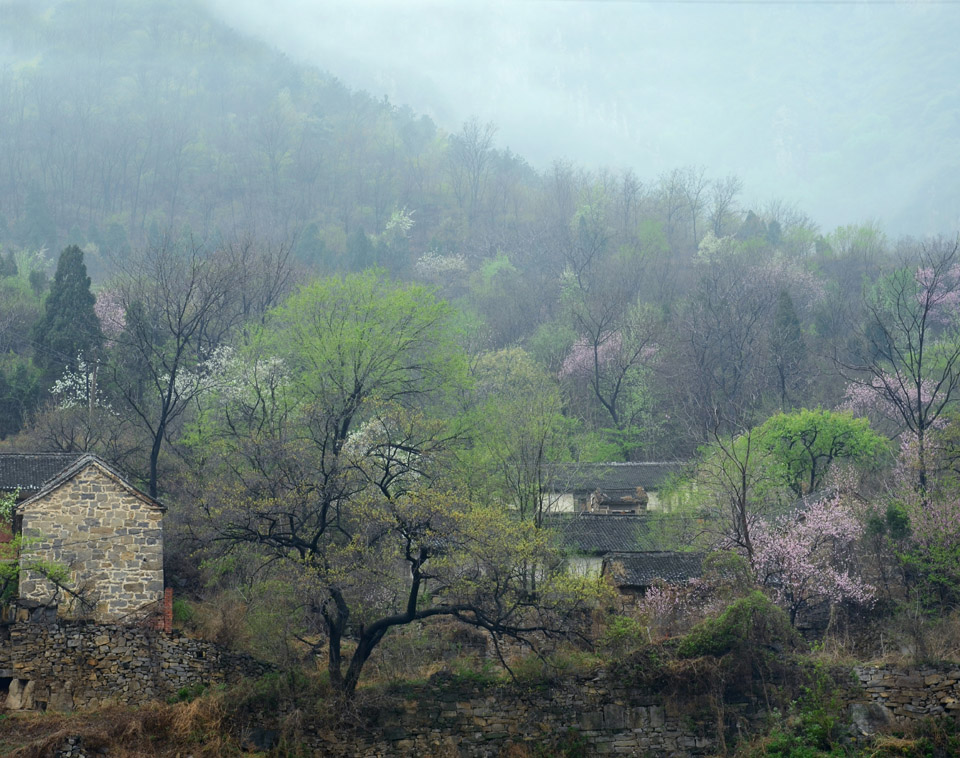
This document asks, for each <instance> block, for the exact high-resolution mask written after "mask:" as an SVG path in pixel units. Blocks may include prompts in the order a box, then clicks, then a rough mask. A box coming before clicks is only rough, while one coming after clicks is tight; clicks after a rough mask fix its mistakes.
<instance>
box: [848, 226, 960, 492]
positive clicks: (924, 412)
mask: <svg viewBox="0 0 960 758" xmlns="http://www.w3.org/2000/svg"><path fill="white" fill-rule="evenodd" d="M958 301H960V249H958V242H957V241H956V240H954V241H949V242H948V241H945V240H942V239H941V240H935V241H933V242H930V243H925V244H923V245H922V246H921V247H920V250H919V251H918V253H917V256H916V260H915V261H914V262H913V263H912V265H909V266H904V267H902V268H900V269H899V270H897V271H895V272H893V273H892V274H889V275H888V276H886V277H884V278H882V279H881V280H880V281H879V282H878V283H877V285H876V286H875V287H873V288H872V289H871V290H870V291H869V292H868V293H867V295H866V296H865V298H864V310H865V313H866V318H865V321H864V325H863V328H862V329H861V330H860V334H859V337H860V342H861V345H862V348H861V349H860V350H859V351H858V354H856V355H854V356H853V357H851V358H849V359H846V360H841V361H840V367H841V370H843V372H844V373H845V374H846V376H847V379H848V380H849V382H850V386H849V388H848V390H847V401H846V403H847V407H850V408H853V409H856V407H857V406H859V407H860V408H861V409H869V408H871V407H872V408H873V409H874V410H875V411H877V412H878V413H880V414H883V415H886V416H887V417H888V418H890V419H892V420H893V421H894V422H896V424H897V427H898V429H899V432H900V433H901V434H907V435H909V436H910V437H911V438H912V440H914V441H915V444H916V459H917V465H916V476H915V479H914V487H915V488H916V489H917V490H918V491H919V492H921V493H922V492H926V490H927V488H928V484H929V483H928V464H929V460H928V458H929V437H930V434H931V431H932V430H935V429H937V427H938V425H941V424H942V423H943V421H942V419H943V416H944V414H945V413H946V412H947V411H948V410H949V408H950V407H951V404H952V402H953V401H954V400H955V399H956V397H957V394H958V390H960V329H958V326H960V321H958V316H960V313H958V311H957V309H956V308H957V303H958Z"/></svg>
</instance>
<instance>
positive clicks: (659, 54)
mask: <svg viewBox="0 0 960 758" xmlns="http://www.w3.org/2000/svg"><path fill="white" fill-rule="evenodd" d="M208 4H209V5H210V7H211V8H212V9H213V10H215V11H216V12H217V13H218V14H219V15H220V17H221V18H222V19H223V20H225V21H226V22H228V23H229V24H230V25H232V26H233V27H234V28H236V29H238V30H240V31H242V32H244V33H247V34H250V35H254V36H257V37H260V38H262V39H265V40H267V41H268V42H270V43H271V44H273V45H275V46H277V47H279V48H280V49H282V50H283V51H285V52H286V53H288V54H289V55H290V56H291V57H293V58H295V59H298V60H301V61H306V62H310V63H313V64H316V65H318V66H320V67H322V68H324V69H326V70H328V71H329V72H331V73H332V74H333V75H335V76H337V77H339V78H340V79H341V80H343V81H344V82H345V83H346V84H348V85H350V86H354V87H358V88H362V89H366V90H369V91H370V92H371V93H373V94H374V95H375V96H377V97H380V96H386V97H388V98H389V99H390V100H391V101H392V102H394V103H397V104H405V105H409V106H411V107H412V108H414V109H415V110H417V111H420V112H423V113H426V114H428V115H430V116H431V117H433V118H434V119H435V120H436V121H437V123H438V124H439V125H440V126H441V127H443V128H444V129H446V130H448V131H455V130H456V129H457V128H458V126H459V124H460V123H462V122H463V121H464V120H465V119H467V118H469V117H470V116H473V115H476V116H478V117H479V118H480V119H481V120H484V121H492V122H494V123H495V124H496V125H497V127H498V135H497V142H498V144H499V145H500V146H506V147H510V148H511V149H512V150H514V151H515V152H517V153H519V154H521V155H522V156H524V157H525V158H526V159H527V160H528V161H530V162H531V163H532V164H533V165H534V166H535V167H537V168H544V167H546V166H548V165H549V164H550V163H551V162H552V161H553V160H556V159H567V160H570V161H573V162H575V163H578V164H581V165H586V166H591V167H595V166H601V165H607V166H616V167H631V168H633V169H634V170H636V171H637V173H638V174H639V175H640V176H642V177H643V178H645V179H646V180H648V181H650V180H655V178H656V177H657V175H658V174H660V173H661V172H664V171H668V170H670V169H672V168H675V167H678V166H696V167H703V168H704V169H706V171H707V173H708V174H709V175H711V176H723V175H726V174H731V173H732V174H737V175H739V176H740V177H742V178H743V179H744V182H745V186H746V188H747V192H748V193H749V195H750V197H751V198H753V199H755V200H756V202H758V203H759V202H760V201H761V200H767V199H770V198H772V197H775V198H781V199H783V200H785V201H787V202H789V203H796V204H797V205H798V206H799V207H800V208H802V209H803V210H804V211H806V212H807V213H809V214H810V215H811V216H812V217H813V218H814V219H815V220H816V221H817V222H818V223H819V224H820V225H821V227H822V228H824V229H829V228H832V227H834V226H836V225H839V224H847V223H853V222H859V221H865V220H869V219H880V220H881V224H882V225H883V226H884V228H885V229H886V230H887V231H888V232H890V233H894V234H900V233H915V234H916V233H930V232H938V231H943V232H949V231H951V230H955V229H956V228H957V226H958V208H960V171H958V169H960V85H958V79H957V76H956V75H957V73H958V72H960V52H958V49H957V46H956V43H955V41H956V33H957V32H958V31H960V7H958V6H957V5H952V4H945V3H944V4H933V3H884V4H878V3H852V4H850V3H820V2H818V3H764V2H757V3H754V2H743V3H739V2H731V3H675V4H661V3H644V2H621V3H615V2H609V3H608V2H590V3H586V2H523V3H516V2H498V3H490V2H457V3H439V2H405V3H402V4H401V3H392V2H363V3H358V2H355V1H354V0H351V1H349V2H344V1H340V0H336V1H332V2H324V3H322V4H320V3H315V2H312V1H311V0H274V2H272V3H270V4H269V6H268V5H267V4H266V3H263V2H261V1H260V0H208Z"/></svg>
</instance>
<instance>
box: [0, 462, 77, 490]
mask: <svg viewBox="0 0 960 758" xmlns="http://www.w3.org/2000/svg"><path fill="white" fill-rule="evenodd" d="M82 456H83V453H0V492H11V491H13V490H16V489H19V490H20V491H21V492H23V493H30V492H36V491H38V490H39V489H40V488H41V487H42V486H43V485H44V483H45V482H47V481H48V480H50V479H53V478H54V477H55V476H56V475H57V474H59V473H60V472H61V471H63V470H64V469H65V468H66V467H67V466H69V465H70V464H72V463H75V462H76V461H77V460H79V459H80V458H81V457H82Z"/></svg>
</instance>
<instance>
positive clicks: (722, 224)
mask: <svg viewBox="0 0 960 758" xmlns="http://www.w3.org/2000/svg"><path fill="white" fill-rule="evenodd" d="M712 190H713V191H712V193H711V200H712V203H711V206H710V226H711V228H712V229H713V233H714V234H715V235H716V236H717V237H723V236H724V235H726V234H728V233H729V231H731V229H730V227H731V224H732V222H733V221H734V220H735V217H736V202H737V195H739V194H740V193H741V192H742V191H743V181H742V180H741V179H740V177H739V176H735V175H733V174H731V175H730V176H727V177H724V178H723V179H718V180H717V181H715V182H714V183H713V187H712Z"/></svg>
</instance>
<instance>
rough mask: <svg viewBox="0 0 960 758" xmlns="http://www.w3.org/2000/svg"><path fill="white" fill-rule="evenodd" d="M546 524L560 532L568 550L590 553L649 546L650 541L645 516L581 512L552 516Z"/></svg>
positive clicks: (600, 553) (626, 550)
mask: <svg viewBox="0 0 960 758" xmlns="http://www.w3.org/2000/svg"><path fill="white" fill-rule="evenodd" d="M545 525H546V526H548V527H551V528H553V529H555V530H556V531H557V532H558V534H559V535H560V540H561V543H562V544H563V546H564V547H565V548H566V549H567V550H570V551H572V552H576V553H586V554H590V555H605V554H606V553H610V552H615V551H625V552H629V551H634V550H643V549H644V547H645V546H646V547H647V549H649V542H650V540H651V535H650V524H649V521H648V520H647V518H646V517H645V516H634V515H622V514H606V513H588V512H582V513H577V514H575V515H556V516H549V517H547V519H546V520H545Z"/></svg>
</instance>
